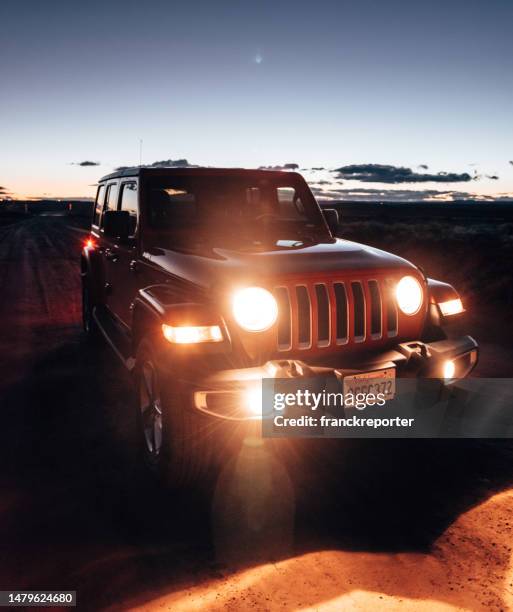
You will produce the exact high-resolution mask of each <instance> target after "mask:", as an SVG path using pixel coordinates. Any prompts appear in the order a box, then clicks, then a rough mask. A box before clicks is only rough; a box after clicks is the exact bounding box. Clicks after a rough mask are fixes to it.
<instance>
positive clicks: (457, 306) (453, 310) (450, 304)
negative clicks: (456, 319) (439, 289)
mask: <svg viewBox="0 0 513 612" xmlns="http://www.w3.org/2000/svg"><path fill="white" fill-rule="evenodd" d="M438 307H439V308H440V312H441V313H442V314H443V316H444V317H448V316H450V315H455V314H460V312H463V304H462V303H461V300H460V298H457V299H455V300H449V301H447V302H440V303H439V304H438Z"/></svg>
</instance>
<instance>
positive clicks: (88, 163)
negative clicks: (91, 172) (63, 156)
mask: <svg viewBox="0 0 513 612" xmlns="http://www.w3.org/2000/svg"><path fill="white" fill-rule="evenodd" d="M71 165H72V166H81V167H82V168H88V167H89V166H99V165H100V162H95V161H89V160H85V161H81V162H71Z"/></svg>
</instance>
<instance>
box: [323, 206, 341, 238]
mask: <svg viewBox="0 0 513 612" xmlns="http://www.w3.org/2000/svg"><path fill="white" fill-rule="evenodd" d="M322 212H323V214H324V218H325V219H326V223H327V224H328V227H329V228H330V231H331V233H332V234H335V233H336V231H337V229H338V222H339V217H338V211H337V210H335V209H334V208H324V209H323V211H322Z"/></svg>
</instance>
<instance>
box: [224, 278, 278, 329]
mask: <svg viewBox="0 0 513 612" xmlns="http://www.w3.org/2000/svg"><path fill="white" fill-rule="evenodd" d="M232 310H233V316H234V317H235V320H236V321H237V323H238V324H239V325H240V326H241V327H242V328H243V329H245V330H246V331H251V332H260V331H265V330H266V329H269V328H270V327H271V326H272V325H274V323H275V322H276V319H277V318H278V304H277V303H276V300H275V298H274V296H273V295H272V294H271V293H270V292H269V291H267V290H266V289H262V288H261V287H246V289H240V290H239V291H237V292H236V293H235V294H234V296H233V301H232Z"/></svg>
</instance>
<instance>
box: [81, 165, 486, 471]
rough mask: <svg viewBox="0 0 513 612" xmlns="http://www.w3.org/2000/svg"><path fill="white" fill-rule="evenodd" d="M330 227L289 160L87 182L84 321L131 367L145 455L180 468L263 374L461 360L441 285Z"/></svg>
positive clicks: (359, 370)
mask: <svg viewBox="0 0 513 612" xmlns="http://www.w3.org/2000/svg"><path fill="white" fill-rule="evenodd" d="M337 226H338V214H337V211H336V210H334V209H324V210H323V211H321V208H320V207H319V205H318V204H317V202H316V200H315V198H314V196H313V195H312V192H311V191H310V189H309V187H308V185H307V184H306V182H305V180H304V179H303V178H302V177H301V175H299V174H297V173H294V172H281V171H269V170H242V169H206V168H205V169H202V168H159V169H155V168H134V169H126V170H123V171H119V172H115V173H113V174H110V175H108V176H105V177H103V178H102V179H101V180H100V182H99V187H98V193H97V196H96V204H95V209H94V217H93V221H92V229H91V235H90V237H89V239H88V240H87V244H86V246H85V247H84V249H83V253H82V259H81V274H82V288H83V323H84V329H85V331H86V332H87V333H88V334H90V335H91V336H100V335H103V336H104V337H105V339H106V340H107V342H108V343H109V344H110V345H111V347H112V348H113V349H114V351H115V353H116V354H117V355H118V357H120V358H121V360H122V361H123V363H124V364H125V365H126V367H127V368H128V369H129V370H131V371H132V372H133V374H134V378H135V384H136V394H135V396H136V404H137V406H136V411H137V412H136V414H137V421H138V429H139V434H140V443H141V444H140V446H141V450H142V453H143V457H144V459H145V462H146V463H147V465H149V466H150V467H151V468H153V469H154V470H156V471H160V470H161V469H162V468H163V466H167V467H165V469H166V470H168V469H169V466H172V469H174V470H178V471H180V472H181V473H183V472H184V470H185V469H186V467H187V466H189V467H190V465H192V464H193V463H194V461H196V459H195V457H197V456H199V455H202V453H204V452H206V451H205V448H206V447H207V446H208V444H207V442H209V441H210V439H211V438H213V437H214V436H212V435H211V434H212V431H213V430H214V429H215V428H216V427H217V426H218V425H219V424H223V425H222V428H223V429H222V431H223V432H224V433H223V436H221V438H220V439H221V446H227V445H228V442H229V440H230V439H231V438H230V436H231V433H230V432H234V431H235V430H237V429H238V428H240V427H244V426H249V425H250V424H251V423H253V425H254V424H255V422H257V421H258V417H259V416H261V380H262V378H272V377H282V378H285V377H290V376H298V377H301V376H306V375H308V376H315V375H316V374H317V373H321V372H322V374H323V375H324V376H326V373H330V372H331V373H333V374H334V375H335V374H336V375H337V377H338V379H339V380H344V381H346V380H347V381H350V382H352V383H354V381H355V380H358V378H359V377H362V378H363V377H365V376H366V375H367V376H368V375H369V373H372V375H373V376H378V377H379V376H383V377H384V378H387V379H388V380H389V381H391V382H393V381H394V380H395V377H396V376H401V377H415V376H416V377H433V378H441V379H455V378H461V377H464V376H466V375H467V374H468V373H469V372H470V371H471V370H472V368H473V367H474V365H475V364H476V361H477V344H476V342H475V341H474V340H473V339H472V338H471V337H470V336H461V335H459V334H458V333H457V329H458V328H459V327H460V326H459V325H458V324H457V323H458V321H459V322H461V317H462V314H463V311H464V309H463V306H462V303H461V300H460V298H459V296H458V294H457V292H456V291H455V290H454V289H453V287H451V286H450V285H448V284H446V283H442V282H439V281H435V280H432V279H429V278H426V277H425V276H424V274H423V272H422V271H421V270H420V269H419V268H418V267H416V266H415V265H413V264H412V263H410V262H408V261H406V260H404V259H402V258H400V257H397V256H395V255H392V254H390V253H386V252H384V251H381V250H378V249H375V248H372V247H369V246H365V245H363V244H358V243H355V242H349V241H347V240H343V239H340V238H336V237H335V231H336V229H337ZM218 438H219V436H218ZM213 454H215V453H212V455H213ZM202 456H203V455H202ZM203 459H204V457H203ZM203 459H202V460H203ZM189 467H187V469H189Z"/></svg>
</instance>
